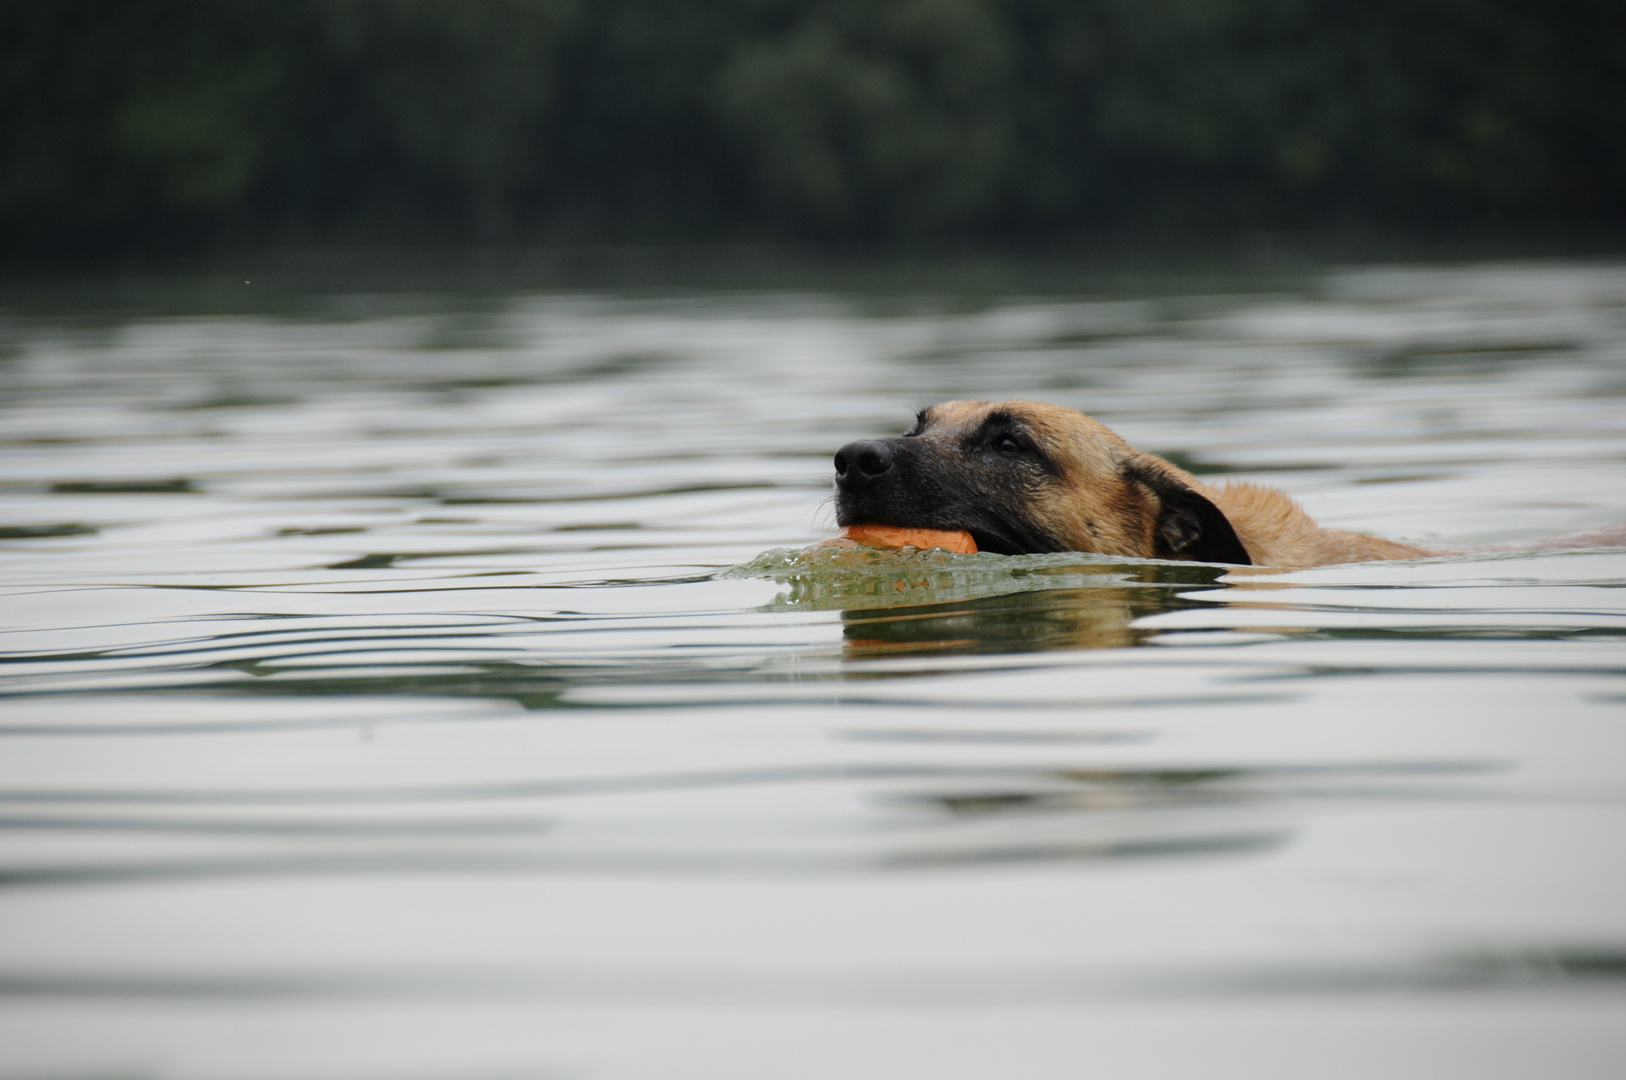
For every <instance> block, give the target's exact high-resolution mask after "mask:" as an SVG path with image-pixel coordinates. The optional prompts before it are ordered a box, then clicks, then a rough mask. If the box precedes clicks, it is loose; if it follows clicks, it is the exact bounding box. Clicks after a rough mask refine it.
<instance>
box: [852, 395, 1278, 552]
mask: <svg viewBox="0 0 1626 1080" xmlns="http://www.w3.org/2000/svg"><path fill="white" fill-rule="evenodd" d="M835 463H836V521H837V523H839V524H841V525H865V524H873V525H899V526H903V527H906V528H924V529H964V530H965V531H967V532H969V533H970V534H971V536H972V538H973V539H975V540H976V542H977V547H978V548H979V549H981V550H983V551H993V552H998V553H999V554H1002V555H1019V554H1026V553H1031V552H1043V551H1089V552H1096V553H1099V554H1103V555H1130V556H1136V557H1140V558H1155V559H1190V560H1195V561H1198V562H1220V563H1239V564H1248V563H1251V561H1252V560H1251V559H1249V557H1248V552H1247V549H1246V548H1245V547H1243V545H1242V541H1241V540H1239V539H1238V538H1237V535H1236V530H1235V529H1233V528H1232V527H1231V523H1230V522H1229V521H1228V520H1227V519H1226V517H1225V515H1224V514H1223V513H1221V512H1220V510H1219V508H1218V507H1216V506H1215V505H1214V504H1213V503H1212V502H1210V501H1209V500H1208V499H1207V498H1205V497H1204V496H1203V495H1201V494H1199V493H1198V492H1197V491H1196V490H1195V489H1193V488H1192V487H1191V485H1190V484H1189V483H1188V482H1187V480H1186V478H1184V475H1183V474H1181V473H1180V472H1179V471H1178V470H1176V469H1175V468H1174V467H1173V466H1171V465H1169V464H1168V462H1166V461H1163V460H1162V459H1161V458H1156V457H1153V456H1152V455H1150V454H1143V453H1141V452H1140V451H1138V450H1135V449H1134V448H1133V447H1131V446H1130V445H1129V444H1128V443H1126V442H1124V441H1123V440H1122V439H1120V438H1119V437H1118V436H1117V435H1115V434H1113V433H1112V432H1111V431H1109V430H1107V428H1105V427H1103V426H1102V425H1101V424H1098V423H1096V422H1095V421H1094V420H1091V419H1090V418H1089V417H1087V416H1084V415H1083V414H1081V413H1077V412H1074V411H1073V410H1071V409H1063V408H1060V407H1058V406H1055V405H1046V404H1043V403H1041V402H1036V401H997V402H987V401H949V402H945V403H943V404H941V405H933V406H932V407H931V408H929V409H923V410H921V412H920V414H919V415H918V416H917V417H916V418H915V425H914V427H912V428H910V429H909V431H907V432H905V433H904V434H903V435H902V436H900V437H897V438H887V439H861V440H859V441H857V442H852V443H848V444H847V445H846V446H843V447H842V448H841V449H840V450H838V451H836V460H835Z"/></svg>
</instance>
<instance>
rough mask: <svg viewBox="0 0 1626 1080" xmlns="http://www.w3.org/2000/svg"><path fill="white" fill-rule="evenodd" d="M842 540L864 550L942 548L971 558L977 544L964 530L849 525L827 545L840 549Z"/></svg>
mask: <svg viewBox="0 0 1626 1080" xmlns="http://www.w3.org/2000/svg"><path fill="white" fill-rule="evenodd" d="M842 540H848V541H851V542H852V544H855V545H856V544H862V545H864V546H865V547H883V548H901V547H917V548H942V549H943V550H944V551H952V552H954V553H955V554H958V555H971V554H974V553H975V552H976V550H977V542H976V541H975V540H973V539H971V534H970V533H968V532H966V531H965V530H963V529H906V528H904V527H903V526H901V525H848V526H847V527H846V528H844V529H842V530H841V536H840V537H838V538H836V539H835V540H833V541H831V540H827V541H825V543H826V544H833V545H839V546H842V547H846V546H848V545H846V544H842V543H841V541H842Z"/></svg>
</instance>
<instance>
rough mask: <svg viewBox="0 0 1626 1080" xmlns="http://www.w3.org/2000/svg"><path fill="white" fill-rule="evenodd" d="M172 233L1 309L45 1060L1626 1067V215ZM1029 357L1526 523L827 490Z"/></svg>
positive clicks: (12, 681)
mask: <svg viewBox="0 0 1626 1080" xmlns="http://www.w3.org/2000/svg"><path fill="white" fill-rule="evenodd" d="M181 297H182V298H181V300H180V301H178V302H171V303H170V304H169V305H168V306H167V307H166V309H165V310H163V311H158V310H154V309H151V308H148V309H146V310H128V309H109V308H108V307H106V306H104V305H100V304H89V303H86V304H82V305H80V306H77V307H76V306H75V305H74V304H73V303H71V302H69V303H61V302H56V303H53V304H51V305H43V304H38V303H32V302H30V303H23V302H16V303H13V304H12V305H11V306H10V307H9V308H7V309H5V312H4V318H3V320H0V385H3V387H4V399H3V403H0V485H3V486H0V588H3V599H0V606H3V611H4V618H3V624H4V630H5V632H4V633H3V634H0V989H3V991H4V997H3V1000H0V1074H4V1075H8V1076H28V1077H92V1076H94V1077H110V1076H120V1077H124V1076H153V1077H188V1078H190V1077H200V1078H201V1077H211V1078H212V1077H245V1078H249V1077H252V1078H270V1077H311V1076H322V1077H347V1078H348V1077H384V1076H390V1077H399V1076H412V1077H434V1078H438V1077H470V1076H472V1077H517V1076H525V1077H530V1076H539V1077H540V1076H546V1077H553V1076H595V1077H596V1076H606V1077H674V1076H694V1077H716V1076H741V1077H756V1076H776V1077H790V1076H808V1077H827V1076H832V1075H850V1076H876V1077H895V1076H915V1075H927V1074H935V1075H942V1076H989V1075H1011V1074H1016V1073H1021V1074H1026V1075H1038V1076H1057V1077H1061V1076H1068V1077H1071V1076H1078V1075H1092V1074H1095V1073H1099V1074H1100V1075H1113V1076H1168V1075H1236V1076H1249V1077H1257V1076H1283V1077H1302V1076H1307V1075H1315V1076H1350V1077H1367V1076H1373V1075H1390V1076H1408V1075H1414V1076H1430V1077H1438V1076H1454V1075H1462V1076H1470V1075H1471V1076H1474V1077H1499V1076H1533V1075H1558V1074H1562V1075H1566V1076H1599V1077H1602V1076H1613V1075H1618V1070H1619V1065H1620V1062H1621V1061H1622V1060H1626V1058H1623V1055H1626V862H1623V860H1622V857H1621V852H1622V850H1626V647H1623V646H1626V590H1623V588H1622V586H1623V585H1626V551H1623V550H1621V549H1619V548H1614V549H1610V548H1595V549H1579V550H1564V551H1540V550H1531V549H1530V548H1529V547H1528V546H1526V542H1528V541H1532V540H1534V539H1536V538H1540V537H1544V536H1553V535H1558V534H1564V533H1572V532H1576V531H1579V530H1585V529H1589V528H1592V527H1596V526H1601V525H1606V524H1609V523H1613V522H1621V521H1626V268H1623V267H1621V266H1617V265H1608V264H1596V263H1592V264H1570V263H1544V264H1519V265H1503V264H1497V265H1471V266H1452V267H1431V266H1390V267H1360V268H1345V269H1331V270H1325V271H1318V272H1314V273H1305V274H1303V275H1300V276H1296V277H1292V278H1289V279H1286V280H1282V281H1277V282H1271V283H1268V285H1266V286H1261V285H1260V284H1258V283H1244V282H1242V281H1240V280H1237V281H1226V280H1221V281H1219V282H1215V281H1213V280H1203V281H1197V280H1184V279H1178V278H1171V279H1168V280H1163V281H1158V282H1155V283H1153V284H1151V285H1148V284H1147V283H1144V282H1142V283H1138V284H1136V285H1133V286H1126V285H1117V286H1114V285H1113V284H1112V283H1110V282H1108V283H1105V284H1103V285H1100V286H1099V287H1091V288H1080V287H1076V286H1070V287H1067V288H1059V287H1058V288H1053V289H1049V290H1045V289H1035V290H1034V291H1033V292H1032V293H1031V294H1029V295H998V296H992V297H990V296H986V295H984V296H978V297H968V296H965V295H953V294H941V293H936V292H930V291H928V292H923V293H910V292H907V291H905V292H903V293H893V294H888V295H885V296H876V295H873V294H868V295H866V294H861V293H859V292H856V291H843V290H841V289H839V288H833V289H827V290H818V291H807V292H788V291H767V290H760V289H759V290H754V291H733V292H728V291H696V290H692V289H691V290H678V289H668V290H651V289H641V290H636V291H634V290H619V291H602V292H596V293H589V292H579V291H577V292H571V291H553V292H547V293H535V292H530V291H526V290H524V289H510V290H496V291H491V292H487V293H482V294H480V295H478V296H473V297H471V296H469V295H467V294H462V295H451V294H445V295H438V294H431V293H422V292H400V291H396V292H391V293H387V294H365V295H364V294H355V293H306V294H295V295H291V296H290V295H284V296H282V297H280V298H279V299H278V301H277V302H276V303H275V304H266V305H263V306H261V307H260V308H256V307H255V306H254V305H252V304H250V303H247V302H244V303H243V304H240V305H237V307H238V309H239V310H238V313H235V314H230V313H227V314H223V313H220V312H219V310H218V308H213V309H212V310H215V313H214V314H189V313H188V308H187V303H186V301H185V293H184V291H183V292H182V294H181ZM197 310H203V305H201V304H199V305H198V306H197ZM1013 396H1022V397H1034V398H1040V399H1043V400H1048V401H1053V402H1056V403H1059V404H1063V405H1068V406H1073V407H1076V408H1080V409H1082V410H1084V411H1086V412H1089V413H1091V414H1092V415H1094V416H1096V417H1098V418H1100V419H1101V420H1103V421H1104V422H1106V423H1107V424H1109V425H1111V426H1113V427H1114V428H1116V429H1117V430H1118V431H1119V432H1120V433H1122V434H1123V435H1124V436H1125V437H1126V438H1128V439H1129V440H1130V441H1131V442H1132V443H1134V444H1135V445H1137V446H1139V447H1141V448H1143V449H1147V450H1150V451H1153V452H1156V453H1160V454H1163V455H1165V456H1167V457H1169V458H1171V459H1172V460H1175V461H1177V462H1179V463H1180V464H1181V465H1182V466H1184V467H1186V468H1189V469H1192V470H1194V471H1196V472H1198V473H1200V474H1203V475H1204V476H1205V477H1207V478H1210V479H1217V478H1221V477H1234V478H1238V479H1246V480H1252V481H1257V482H1264V483H1270V484H1276V485H1280V486H1282V487H1284V488H1286V489H1287V490H1289V491H1290V492H1292V493H1293V494H1294V495H1295V496H1296V497H1298V498H1299V499H1301V500H1302V501H1303V502H1304V504H1305V505H1306V506H1307V507H1308V508H1309V510H1310V511H1311V512H1312V513H1314V514H1315V515H1316V516H1317V517H1319V518H1320V519H1321V520H1322V521H1323V522H1324V523H1326V524H1329V525H1333V526H1337V527H1342V528H1352V529H1357V530H1363V531H1369V532H1374V533H1379V534H1382V535H1385V536H1392V537H1396V538H1400V539H1408V540H1413V541H1418V542H1422V543H1425V544H1431V545H1435V544H1437V545H1441V546H1459V547H1477V546H1487V547H1492V548H1493V550H1489V551H1485V552H1479V553H1468V554H1463V555H1458V556H1453V557H1449V558H1442V559H1432V560H1420V561H1416V562H1404V563H1386V564H1364V565H1357V566H1345V567H1328V568H1322V569H1316V570H1305V571H1298V572H1292V573H1281V572H1265V571H1259V570H1243V571H1230V572H1227V571H1226V570H1224V569H1223V568H1218V567H1210V566H1195V565H1182V564H1168V563H1158V562H1151V561H1140V560H1122V559H1116V560H1114V559H1102V558H1092V557H1089V556H1077V555H1053V556H1029V557H1018V558H1005V557H1002V556H995V555H987V554H982V555H975V556H947V555H943V554H940V553H937V554H924V553H923V554H914V555H904V556H885V557H878V556H871V555H867V554H865V553H845V554H843V555H842V556H841V557H840V558H837V557H835V556H831V555H829V554H828V553H826V555H825V556H816V557H815V556H808V555H806V554H804V553H802V552H803V549H804V548H806V547H807V545H809V544H811V543H813V542H814V541H816V540H817V539H818V538H820V537H821V536H825V535H828V534H829V533H830V532H832V531H833V528H834V526H833V522H832V520H831V514H830V511H829V503H828V495H829V480H830V474H831V469H830V455H831V453H832V452H833V451H834V449H835V448H836V447H838V446H840V445H841V444H842V443H844V442H846V441H848V440H850V439H852V438H856V437H859V436H862V435H875V434H892V433H898V432H901V431H902V430H903V429H904V427H905V426H906V425H907V424H908V423H909V422H910V419H911V417H912V415H913V412H914V411H915V409H917V408H919V407H920V406H922V405H925V404H928V403H930V402H933V401H937V400H942V399H945V398H953V397H986V398H997V397H1013ZM1496 545H1501V547H1495V546H1496Z"/></svg>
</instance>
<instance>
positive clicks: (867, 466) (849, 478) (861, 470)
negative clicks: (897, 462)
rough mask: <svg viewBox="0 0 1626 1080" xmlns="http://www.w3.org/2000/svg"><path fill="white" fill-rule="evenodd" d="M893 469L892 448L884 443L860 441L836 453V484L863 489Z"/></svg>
mask: <svg viewBox="0 0 1626 1080" xmlns="http://www.w3.org/2000/svg"><path fill="white" fill-rule="evenodd" d="M891 467H892V448H891V447H890V446H888V445H886V443H884V442H876V441H875V440H873V439H860V440H859V441H857V442H850V443H848V444H847V445H846V446H843V447H842V448H841V449H840V450H837V451H836V483H837V484H840V485H841V486H842V487H844V488H850V487H862V486H863V485H865V484H868V483H869V482H870V481H872V480H874V479H875V478H876V477H877V476H880V475H881V474H882V473H884V472H886V470H888V469H890V468H891Z"/></svg>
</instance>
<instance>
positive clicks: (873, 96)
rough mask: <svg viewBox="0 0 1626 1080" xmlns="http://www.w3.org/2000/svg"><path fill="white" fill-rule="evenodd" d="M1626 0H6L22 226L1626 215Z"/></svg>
mask: <svg viewBox="0 0 1626 1080" xmlns="http://www.w3.org/2000/svg"><path fill="white" fill-rule="evenodd" d="M1621 13H1622V9H1621V8H1620V0H795V2H790V0H682V2H670V0H667V2H662V0H595V2H588V0H459V2H450V0H436V2H430V0H232V2H230V3H220V2H218V0H49V2H47V0H0V108H3V110H4V111H3V116H4V123H3V128H0V243H3V244H4V246H5V248H6V249H7V250H8V251H9V252H10V253H11V254H12V255H14V256H17V255H26V254H30V253H87V252H109V251H128V250H152V249H166V248H174V247H177V246H180V247H197V246H200V245H209V244H230V245H237V244H261V243H278V244H304V243H367V242H376V241H391V242H398V241H457V242H477V243H506V242H516V241H524V242H531V241H545V240H569V241H599V240H629V239H635V240H651V239H660V240H681V239H738V238H748V237H751V238H762V237H815V238H825V237H854V238H888V237H921V236H944V235H958V236H967V235H972V236H975V235H982V236H989V235H1046V234H1052V233H1056V232H1065V231H1079V230H1086V229H1094V228H1101V227H1114V228H1118V227H1144V226H1155V227H1163V228H1169V227H1172V228H1177V229H1179V228H1196V229H1204V230H1208V229H1213V228H1216V227H1217V228H1229V227H1252V226H1261V225H1265V226H1289V227H1290V226H1299V225H1326V224H1331V223H1340V222H1377V223H1385V224H1397V225H1406V224H1416V223H1435V222H1441V221H1459V222H1467V223H1473V222H1478V221H1485V220H1490V219H1500V220H1503V221H1514V222H1550V221H1555V220H1568V221H1599V220H1612V221H1618V220H1620V218H1621V217H1622V199H1621V194H1620V193H1621V192H1623V191H1626V33H1623V32H1622V23H1623V22H1626V20H1623V19H1621V18H1620V15H1621Z"/></svg>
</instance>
